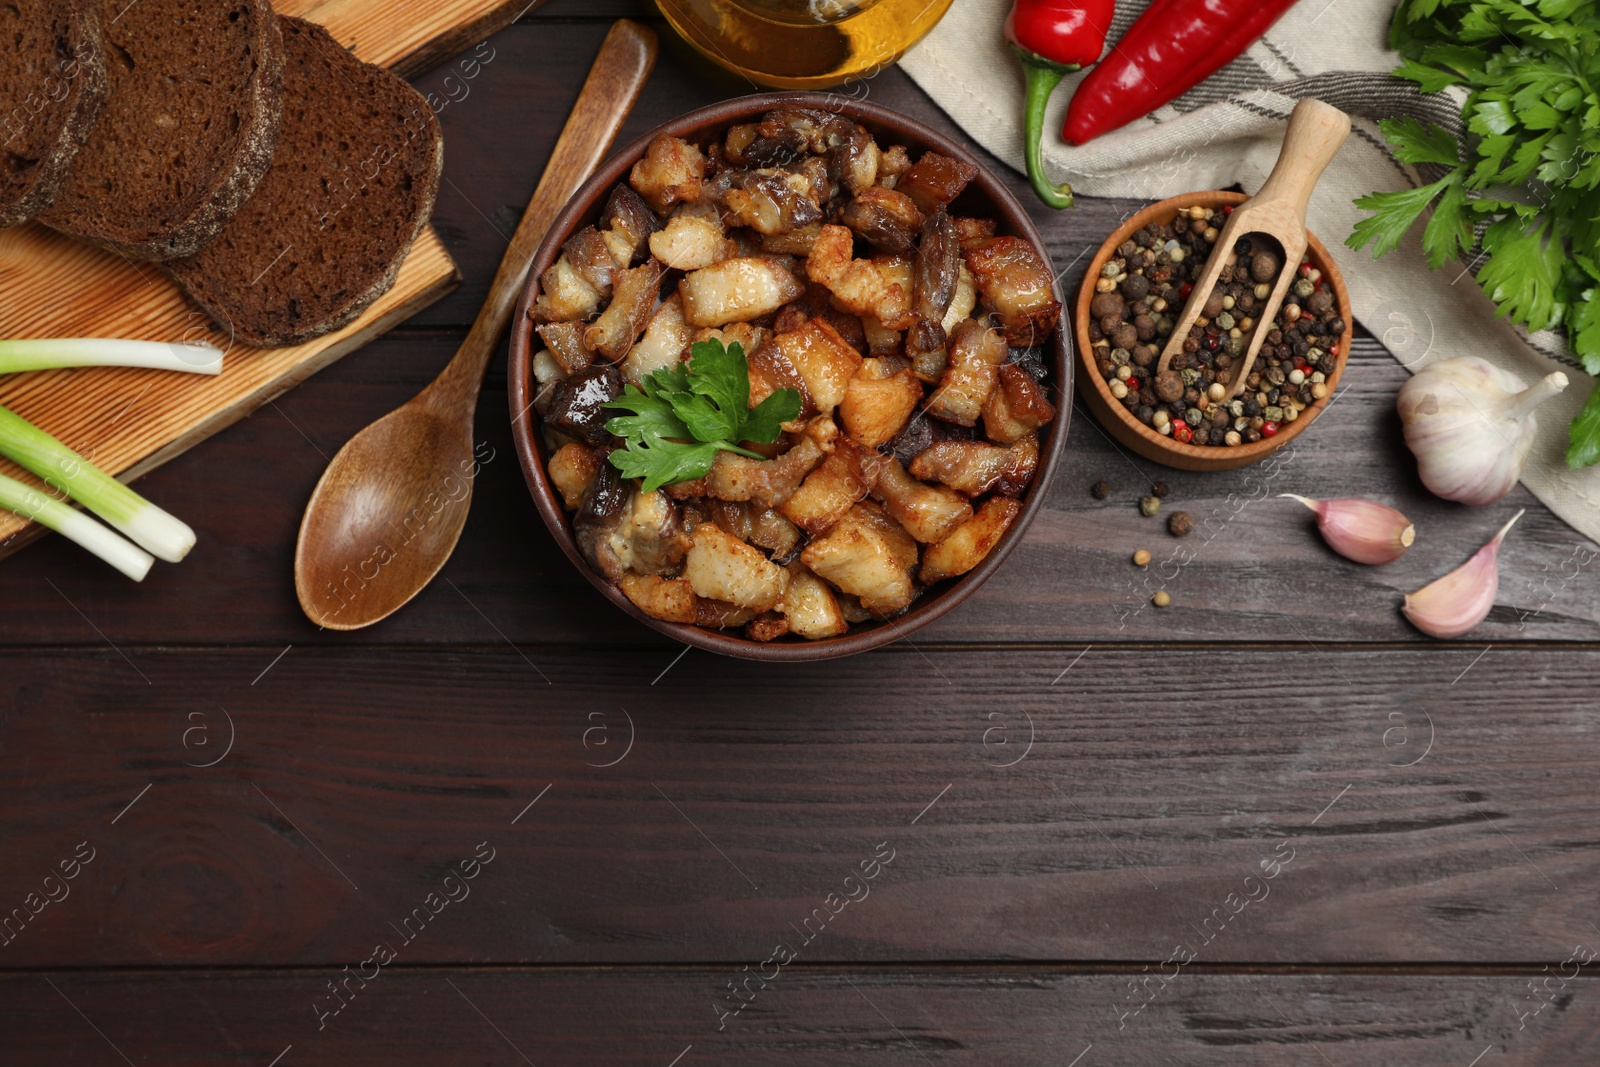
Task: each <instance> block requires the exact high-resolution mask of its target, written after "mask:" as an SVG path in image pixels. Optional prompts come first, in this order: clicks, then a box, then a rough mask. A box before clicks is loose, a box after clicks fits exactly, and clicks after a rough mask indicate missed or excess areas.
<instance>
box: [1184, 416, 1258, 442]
mask: <svg viewBox="0 0 1600 1067" xmlns="http://www.w3.org/2000/svg"><path fill="white" fill-rule="evenodd" d="M1267 425H1269V426H1271V425H1272V424H1271V423H1268V424H1267ZM1272 430H1273V432H1274V433H1276V432H1277V430H1278V428H1277V427H1276V426H1273V427H1272ZM1193 436H1194V432H1193V431H1191V430H1190V429H1189V424H1188V423H1187V422H1181V421H1179V422H1174V423H1173V424H1172V439H1173V440H1174V441H1178V442H1180V443H1182V444H1188V443H1189V439H1190V438H1191V437H1193Z"/></svg>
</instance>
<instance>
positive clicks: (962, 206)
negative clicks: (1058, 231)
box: [509, 93, 1072, 662]
mask: <svg viewBox="0 0 1600 1067" xmlns="http://www.w3.org/2000/svg"><path fill="white" fill-rule="evenodd" d="M785 104H787V105H791V106H800V107H809V108H815V109H818V110H825V111H831V112H834V113H837V114H841V115H844V116H846V117H847V118H849V119H851V120H852V121H854V122H857V123H859V124H860V125H861V126H863V127H865V128H866V129H867V130H868V131H869V132H870V133H872V135H873V136H874V137H875V138H877V139H878V141H879V143H881V144H884V145H890V144H903V145H905V146H906V147H907V148H909V149H911V150H912V151H913V153H914V154H917V153H920V152H921V151H922V150H924V149H932V150H934V151H936V152H939V153H941V154H943V155H947V156H951V157H953V158H956V159H961V160H964V161H966V162H968V163H971V164H972V165H973V166H975V167H977V168H978V176H977V177H976V178H974V179H973V180H972V183H971V184H970V185H968V186H967V188H966V190H965V191H963V192H962V194H961V196H960V197H959V198H958V199H957V200H956V201H955V203H954V204H952V205H951V206H952V207H953V208H954V209H955V210H956V212H957V213H959V214H963V215H969V216H985V217H989V218H993V219H995V220H996V221H997V222H998V223H999V231H998V232H999V233H1001V234H1009V235H1013V236H1017V237H1022V238H1025V239H1026V240H1028V241H1030V242H1031V243H1032V244H1033V246H1034V247H1035V248H1037V249H1038V250H1039V254H1040V255H1041V256H1043V257H1044V259H1045V262H1047V263H1048V262H1049V254H1048V252H1047V250H1046V249H1045V245H1044V241H1043V240H1041V239H1040V237H1039V234H1038V231H1037V230H1035V229H1034V228H1033V224H1032V223H1031V222H1030V221H1029V220H1028V215H1027V212H1026V211H1024V210H1023V208H1022V205H1021V204H1019V203H1017V200H1016V198H1015V197H1014V196H1012V195H1011V193H1010V191H1009V190H1007V189H1006V187H1005V184H1004V183H1002V182H1001V181H1000V179H999V178H997V177H995V176H994V175H993V174H991V173H989V171H988V169H987V168H985V167H984V165H983V163H982V161H981V160H979V159H977V158H976V157H974V156H973V154H972V153H971V152H970V151H968V150H967V149H966V148H964V147H962V146H961V145H959V144H957V143H955V142H954V141H952V140H950V139H949V138H947V137H945V136H944V135H943V134H940V133H937V132H936V131H934V130H931V129H929V128H928V127H926V126H924V125H922V124H921V123H919V122H914V121H912V120H911V119H908V118H906V117H905V116H903V115H900V114H897V113H895V112H893V111H890V110H888V109H887V108H883V107H879V106H878V105H876V104H871V103H868V102H866V101H864V100H852V99H848V98H845V97H840V96H837V95H833V94H828V93H764V94H761V95H759V96H745V97H740V98H738V99H735V100H725V101H723V102H722V103H720V104H713V105H712V106H710V107H704V108H701V109H700V110H698V111H691V112H690V113H688V114H687V115H683V116H681V117H679V118H676V119H673V120H672V121H671V122H668V123H665V124H663V125H661V126H659V127H657V128H656V129H654V130H651V131H650V132H649V133H647V134H645V135H644V136H642V137H640V138H639V139H638V140H637V141H634V142H633V143H632V144H630V145H628V146H627V147H626V148H624V149H622V150H621V151H619V152H618V153H617V154H616V155H614V156H612V158H611V159H609V160H608V161H607V162H606V163H605V164H604V165H602V166H601V167H600V169H599V170H597V171H596V172H595V174H594V176H593V177H592V178H590V179H589V181H588V182H586V183H584V185H583V187H582V188H581V189H579V190H578V192H577V193H576V194H575V195H574V196H573V198H572V199H571V201H569V202H568V204H567V206H566V208H565V209H563V210H562V212H561V214H560V215H559V216H557V218H556V221H555V223H554V224H553V225H552V226H551V227H550V232H549V234H547V235H546V237H545V239H544V243H543V244H542V245H540V246H539V252H538V254H537V255H535V256H534V257H533V267H532V269H530V270H529V272H528V282H527V286H526V288H525V289H524V290H523V293H522V300H521V302H520V303H518V305H517V311H516V315H515V316H514V317H513V319H512V327H511V362H510V372H509V373H510V387H511V427H512V434H513V436H514V437H515V439H516V447H517V458H518V459H519V460H520V461H521V463H522V471H523V474H524V476H525V477H526V478H527V482H528V489H529V490H530V491H531V492H532V493H533V499H534V503H535V504H536V505H537V506H538V508H539V514H540V515H542V516H543V517H544V521H545V524H546V525H548V526H549V527H550V533H551V534H552V535H553V536H554V537H555V539H556V543H557V544H558V545H560V546H561V550H562V551H563V552H565V553H566V555H567V558H568V559H570V560H571V561H572V565H573V566H575V567H577V568H578V569H579V570H580V571H582V572H583V574H584V575H585V576H586V577H587V578H588V579H589V581H590V582H591V583H592V584H593V585H594V587H595V588H596V589H598V590H599V591H600V593H601V595H602V596H604V597H605V598H606V599H607V600H610V601H611V602H612V603H613V604H615V605H616V606H617V607H618V608H620V609H621V610H622V611H625V612H627V613H628V614H629V615H632V616H633V617H634V618H635V619H638V620H639V621H640V622H642V623H644V624H645V625H646V626H650V627H653V628H654V629H656V630H659V631H661V632H662V633H663V634H666V635H667V636H668V637H670V638H672V639H673V640H676V641H682V642H684V643H685V644H689V645H694V646H695V647H697V648H703V649H706V650H708V651H711V652H719V653H721V654H723V655H726V656H738V657H741V658H744V659H755V660H765V661H771V662H777V661H793V662H799V661H805V660H821V659H832V658H834V657H838V656H850V655H854V654H856V653H857V652H865V651H867V650H868V649H873V648H878V647H880V646H882V645H887V644H890V643H891V642H894V641H898V640H900V639H901V638H902V637H905V636H907V635H908V634H911V633H913V632H914V631H916V630H918V629H920V628H922V627H924V626H926V625H928V623H930V622H932V621H934V620H935V619H937V618H939V617H940V616H941V615H943V614H944V613H945V612H947V611H949V610H950V609H951V608H953V607H955V606H956V605H957V604H959V603H961V602H962V601H963V600H965V599H966V598H967V597H968V596H970V595H972V593H973V591H974V590H976V589H977V588H978V586H980V585H982V584H983V583H984V582H985V581H987V580H988V578H989V576H990V575H992V574H993V573H994V572H995V571H996V570H998V569H999V568H1000V565H1001V564H1002V563H1003V562H1005V558H1006V556H1008V555H1010V553H1011V550H1012V549H1013V548H1015V547H1016V545H1017V543H1018V542H1019V541H1021V540H1022V536H1023V534H1024V533H1025V532H1026V531H1027V529H1028V526H1029V524H1030V523H1031V522H1032V521H1033V518H1034V516H1035V515H1036V514H1038V512H1039V509H1040V508H1041V507H1042V506H1043V503H1044V498H1045V493H1046V491H1047V490H1048V489H1049V486H1050V481H1051V479H1052V478H1053V477H1054V476H1055V472H1056V467H1057V465H1058V463H1059V462H1060V459H1061V446H1062V443H1063V442H1064V441H1065V440H1066V437H1067V421H1068V417H1069V415H1070V414H1071V412H1072V405H1071V404H1069V403H1066V402H1065V401H1066V398H1067V397H1068V396H1070V395H1071V388H1072V358H1071V355H1070V352H1069V349H1070V347H1071V341H1070V340H1069V339H1068V336H1067V329H1066V322H1065V317H1064V316H1063V319H1062V321H1061V323H1059V324H1058V326H1057V328H1056V334H1055V337H1054V338H1053V339H1052V341H1051V343H1050V344H1049V345H1048V346H1046V353H1045V355H1046V362H1047V364H1048V366H1049V368H1050V376H1051V380H1050V383H1049V384H1050V385H1051V386H1052V387H1053V390H1052V391H1053V397H1054V398H1055V399H1056V401H1057V403H1056V406H1057V414H1056V418H1055V421H1054V422H1052V423H1051V424H1050V425H1049V426H1048V427H1047V428H1046V429H1045V430H1044V431H1043V434H1042V436H1041V439H1040V442H1039V450H1040V457H1039V470H1038V473H1037V474H1036V475H1035V476H1034V479H1033V484H1032V485H1031V486H1029V487H1028V491H1027V493H1026V494H1025V495H1024V496H1023V498H1022V505H1023V506H1022V513H1021V514H1020V515H1018V516H1017V520H1016V522H1014V523H1013V524H1012V526H1011V529H1009V530H1008V531H1006V536H1005V537H1004V538H1003V539H1002V540H1001V541H1000V543H999V544H997V545H996V546H995V547H994V548H993V549H992V550H991V551H990V553H989V555H988V557H987V558H985V559H984V561H983V562H982V563H980V564H979V565H978V566H977V567H976V568H975V569H973V570H972V571H970V572H968V573H967V574H964V575H962V576H961V577H959V578H956V579H954V580H951V581H948V582H945V583H942V584H940V585H939V586H938V587H936V588H935V589H933V590H932V591H930V592H928V593H924V594H923V596H922V598H921V599H920V600H918V601H917V602H916V603H915V604H914V605H913V606H912V607H911V609H910V610H909V611H907V612H906V613H905V614H904V615H901V616H899V617H898V618H895V619H892V620H890V621H888V622H881V623H880V622H873V623H860V624H857V625H855V626H852V627H851V629H850V632H849V633H846V634H844V635H843V636H840V637H834V638H827V639H824V640H821V641H808V640H805V639H804V638H798V637H784V638H780V639H779V640H777V641H773V642H766V643H763V642H759V641H751V640H749V639H747V638H746V637H745V636H744V634H743V632H742V631H741V630H708V629H703V628H701V627H698V626H688V625H684V624H681V623H669V622H662V621H661V620H660V619H655V618H651V617H650V616H649V615H646V614H645V613H644V612H642V611H640V610H639V609H638V608H637V607H635V606H634V605H633V602H632V601H630V600H629V599H628V598H627V597H626V596H624V595H623V593H622V590H620V589H618V588H617V587H616V586H614V585H612V584H611V583H610V582H608V581H607V580H606V579H605V578H604V577H603V576H602V575H600V574H599V573H597V572H596V571H595V570H594V569H593V568H592V567H591V566H590V565H589V563H588V561H587V560H585V559H584V558H583V555H582V553H581V552H579V550H578V546H577V543H576V542H575V541H574V540H573V532H572V517H571V516H570V515H568V514H567V512H566V510H565V508H563V507H562V504H561V499H560V497H559V495H558V494H557V493H556V491H555V489H554V488H553V487H552V486H551V484H550V480H549V478H548V477H547V475H546V473H545V461H546V459H547V458H548V457H547V455H546V453H545V446H544V437H543V434H542V433H541V432H540V427H539V417H538V414H537V413H536V412H534V410H533V396H534V391H535V390H534V388H533V384H534V383H533V370H532V363H533V355H534V351H535V350H534V348H533V342H534V338H535V337H536V335H535V334H534V332H533V324H532V322H530V321H529V319H528V308H529V307H530V306H531V305H532V303H533V301H534V299H535V298H536V297H537V296H538V292H539V276H540V275H541V274H543V273H544V271H545V269H546V268H548V267H549V266H550V265H551V264H552V263H554V262H555V260H556V257H557V256H559V255H560V253H561V246H562V244H563V243H565V241H566V240H567V238H569V237H571V236H572V234H574V233H575V232H577V231H578V230H579V229H581V228H582V227H584V226H587V225H589V224H591V223H593V222H594V221H595V219H596V218H597V217H598V216H599V214H600V209H601V207H602V206H604V203H605V198H606V196H607V194H608V193H609V192H610V191H611V188H612V186H614V185H616V184H617V183H618V182H619V181H624V180H626V178H627V175H628V171H629V169H630V168H632V166H633V164H634V162H635V161H636V160H638V159H639V158H641V157H642V156H643V155H644V152H645V148H646V147H647V146H648V145H649V143H650V140H651V138H653V137H655V135H656V134H658V133H669V134H673V135H675V136H678V137H682V138H685V139H686V140H690V141H695V142H697V143H700V144H702V145H703V144H706V143H709V142H710V141H711V140H712V139H714V138H720V137H721V136H722V134H723V133H724V131H726V130H727V128H728V127H730V126H733V125H736V124H738V123H741V122H749V121H751V120H752V119H754V118H755V117H756V116H759V115H762V114H764V113H766V112H768V111H770V110H772V109H773V108H775V107H778V106H780V105H785ZM1059 297H1060V294H1059V293H1058V294H1057V298H1058V299H1059Z"/></svg>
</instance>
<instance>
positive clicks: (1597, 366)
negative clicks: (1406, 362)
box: [1348, 0, 1600, 467]
mask: <svg viewBox="0 0 1600 1067" xmlns="http://www.w3.org/2000/svg"><path fill="white" fill-rule="evenodd" d="M1389 43H1390V46H1391V47H1393V48H1395V49H1396V50H1397V51H1399V52H1400V53H1401V54H1402V55H1403V56H1405V62H1404V63H1402V64H1401V65H1400V67H1399V68H1398V69H1397V70H1396V71H1395V72H1394V73H1395V75H1396V76H1397V77H1400V78H1404V79H1406V80H1408V81H1412V82H1415V83H1416V84H1417V86H1418V87H1419V88H1420V89H1421V90H1422V91H1423V92H1426V93H1436V92H1439V91H1440V90H1442V89H1445V88H1447V87H1449V86H1453V85H1459V86H1462V87H1463V88H1465V89H1467V90H1468V92H1469V95H1468V97H1467V101H1466V104H1465V106H1464V107H1463V109H1462V116H1463V118H1464V119H1465V120H1466V126H1467V130H1468V137H1467V138H1466V143H1465V144H1462V145H1457V143H1456V139H1455V138H1454V137H1452V136H1451V135H1450V134H1449V133H1448V132H1447V131H1445V130H1443V129H1440V128H1439V127H1437V126H1432V125H1429V124H1425V123H1422V122H1418V121H1417V120H1416V119H1411V118H1401V119H1387V120H1385V121H1384V122H1383V123H1382V126H1383V132H1384V135H1385V136H1386V137H1387V138H1388V139H1389V143H1390V145H1391V146H1393V148H1394V152H1395V157H1396V158H1397V159H1399V160H1400V161H1401V162H1402V163H1414V164H1421V165H1428V166H1429V167H1430V169H1431V170H1433V172H1434V173H1441V172H1442V174H1443V176H1442V177H1440V178H1439V179H1438V180H1437V181H1433V182H1430V183H1429V184H1427V185H1423V186H1422V187H1420V188H1417V189H1403V190H1400V191H1399V192H1392V193H1373V194H1371V195H1370V196H1364V197H1361V198H1360V199H1358V200H1357V201H1356V206H1357V207H1360V208H1364V209H1366V210H1368V211H1371V212H1372V215H1371V217H1369V218H1366V219H1363V220H1362V221H1361V222H1359V223H1358V224H1357V225H1356V228H1355V232H1354V233H1352V234H1351V235H1350V239H1349V241H1348V244H1349V245H1350V247H1352V248H1361V247H1362V246H1364V245H1367V244H1369V243H1370V244H1371V245H1372V246H1373V255H1375V256H1379V255H1383V254H1384V253H1386V252H1389V251H1391V250H1393V249H1394V248H1395V247H1396V246H1397V245H1398V244H1399V243H1400V240H1401V238H1402V237H1404V236H1405V234H1406V232H1407V231H1408V230H1409V229H1410V228H1411V226H1412V225H1413V224H1414V223H1415V222H1416V221H1417V220H1418V219H1419V218H1420V217H1421V216H1422V214H1423V213H1424V212H1425V211H1427V209H1428V208H1429V207H1430V206H1431V207H1432V208H1433V214H1432V216H1431V217H1430V218H1429V219H1428V222H1427V224H1426V225H1425V226H1424V228H1423V231H1422V247H1423V250H1424V251H1425V252H1426V253H1427V256H1428V265H1429V266H1431V267H1433V268H1434V269H1438V268H1439V267H1441V266H1443V265H1444V264H1445V263H1446V262H1448V261H1449V260H1451V259H1453V258H1455V257H1456V256H1459V255H1463V254H1466V253H1470V252H1473V251H1474V250H1480V251H1481V256H1480V259H1481V262H1480V265H1479V266H1478V272H1477V279H1478V284H1479V285H1480V286H1481V287H1482V288H1483V291H1484V292H1485V293H1487V294H1488V295H1489V297H1490V299H1492V300H1493V301H1494V302H1495V305H1496V307H1497V309H1498V311H1499V313H1500V314H1501V315H1502V316H1506V317H1509V318H1510V319H1511V320H1512V321H1513V322H1517V323H1520V324H1522V325H1523V326H1526V327H1527V328H1528V329H1530V330H1543V329H1551V328H1561V329H1563V330H1565V331H1566V334H1567V338H1568V340H1569V341H1570V342H1571V344H1572V348H1573V351H1575V352H1576V353H1577V355H1578V356H1579V358H1580V359H1582V360H1583V364H1584V367H1585V368H1586V369H1587V370H1588V371H1589V373H1591V374H1596V375H1600V6H1597V5H1596V4H1595V2H1594V0H1400V4H1399V6H1398V7H1397V8H1396V9H1395V14H1394V21H1393V23H1392V24H1391V25H1390V30H1389ZM1430 176H1431V175H1430ZM1480 222H1481V223H1485V224H1487V228H1486V229H1485V230H1484V232H1483V238H1482V242H1481V249H1479V242H1478V241H1477V239H1476V237H1475V233H1476V226H1477V224H1478V223H1480ZM1569 438H1570V445H1569V447H1568V449H1567V463H1568V465H1569V466H1572V467H1587V466H1591V465H1593V464H1595V463H1597V462H1600V389H1596V390H1595V391H1594V392H1593V393H1591V394H1590V396H1589V400H1588V403H1587V404H1585V405H1584V408H1583V411H1582V412H1581V413H1580V414H1579V415H1578V417H1577V418H1576V419H1574V420H1573V422H1572V426H1571V429H1570V430H1569Z"/></svg>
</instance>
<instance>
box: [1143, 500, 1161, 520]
mask: <svg viewBox="0 0 1600 1067" xmlns="http://www.w3.org/2000/svg"><path fill="white" fill-rule="evenodd" d="M1160 510H1161V498H1160V497H1154V496H1147V497H1144V498H1142V499H1141V500H1140V501H1139V513H1140V514H1141V515H1144V516H1145V517H1146V518H1148V517H1150V516H1151V515H1154V514H1155V513H1156V512H1158V511H1160Z"/></svg>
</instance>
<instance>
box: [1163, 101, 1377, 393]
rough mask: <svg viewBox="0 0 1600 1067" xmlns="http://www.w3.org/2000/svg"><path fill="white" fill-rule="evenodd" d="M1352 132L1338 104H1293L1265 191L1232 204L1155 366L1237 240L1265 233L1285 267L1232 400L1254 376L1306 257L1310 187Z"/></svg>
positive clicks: (1190, 321)
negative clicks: (1280, 252) (1280, 251)
mask: <svg viewBox="0 0 1600 1067" xmlns="http://www.w3.org/2000/svg"><path fill="white" fill-rule="evenodd" d="M1349 135H1350V116H1348V115H1346V114H1345V113H1344V112H1343V111H1340V110H1339V109H1338V108H1336V107H1333V106H1331V105H1329V104H1324V103H1323V102H1322V101H1321V100H1302V101H1300V102H1299V103H1298V104H1296V105H1295V106H1294V111H1293V112H1292V113H1291V114H1290V115H1289V129H1288V130H1287V131H1286V132H1285V133H1284V136H1283V149H1282V151H1280V152H1279V153H1278V162H1277V164H1276V165H1275V166H1274V167H1273V168H1272V173H1271V174H1269V175H1268V176H1267V180H1266V183H1265V184H1264V185H1262V186H1261V191H1260V192H1258V193H1256V195H1255V196H1253V197H1251V198H1250V199H1249V200H1246V201H1245V202H1244V203H1242V204H1240V205H1239V206H1238V207H1236V208H1234V209H1233V214H1232V215H1230V216H1228V223H1227V225H1226V226H1224V227H1223V228H1222V233H1220V234H1219V235H1218V236H1217V243H1216V245H1215V251H1213V252H1212V254H1211V259H1210V260H1209V261H1208V262H1207V263H1206V270H1205V273H1204V274H1202V275H1201V276H1200V280H1199V281H1197V282H1195V283H1194V290H1193V291H1192V292H1191V293H1190V294H1189V302H1188V303H1187V304H1185V305H1184V306H1183V316H1182V317H1181V318H1180V319H1179V320H1178V325H1177V328H1176V329H1174V330H1173V331H1172V336H1171V337H1170V338H1168V339H1167V347H1166V349H1165V350H1163V351H1162V353H1161V362H1160V363H1158V364H1157V365H1156V372H1157V373H1160V374H1164V373H1166V371H1167V369H1168V367H1169V366H1170V365H1171V363H1172V357H1173V356H1175V355H1177V354H1178V353H1179V352H1181V351H1183V342H1184V341H1185V340H1186V339H1187V338H1188V336H1189V331H1190V330H1191V329H1193V328H1194V323H1195V320H1196V319H1197V318H1199V317H1200V312H1201V311H1202V310H1204V308H1205V306H1206V301H1207V300H1208V299H1210V297H1211V293H1212V291H1213V290H1215V289H1216V287H1217V279H1218V277H1220V276H1221V274H1222V268H1223V267H1225V266H1227V265H1228V261H1229V259H1230V258H1232V253H1233V246H1234V244H1235V242H1237V241H1238V240H1239V238H1241V237H1246V236H1249V235H1251V234H1258V233H1259V234H1265V235H1266V236H1268V237H1271V238H1273V239H1274V240H1276V241H1277V242H1278V244H1279V245H1280V246H1281V247H1282V249H1283V267H1282V268H1281V269H1280V270H1279V271H1278V280H1277V281H1276V282H1274V283H1273V286H1272V295H1271V296H1269V297H1267V302H1266V304H1264V305H1262V306H1261V307H1260V308H1259V309H1258V310H1257V312H1256V314H1255V316H1254V318H1255V320H1256V325H1255V328H1254V329H1253V330H1252V331H1251V336H1250V347H1249V348H1247V349H1245V353H1244V359H1243V361H1241V362H1239V363H1235V364H1234V366H1233V368H1232V372H1233V378H1232V380H1231V384H1230V385H1229V387H1228V396H1227V399H1229V400H1232V399H1233V398H1234V397H1236V396H1238V395H1239V392H1240V390H1242V389H1243V388H1244V383H1245V380H1246V379H1248V378H1249V377H1250V368H1251V367H1252V366H1253V365H1254V364H1255V361H1256V353H1258V352H1260V351H1261V343H1262V342H1263V341H1265V340H1266V338H1267V333H1268V332H1269V331H1270V330H1271V329H1272V322H1273V320H1274V319H1276V318H1277V317H1278V308H1280V307H1281V306H1282V305H1283V298H1284V297H1285V296H1286V295H1288V292H1289V286H1290V285H1292V284H1293V283H1294V280H1295V277H1296V274H1297V273H1298V271H1299V268H1300V261H1301V260H1302V259H1304V258H1305V254H1306V207H1307V205H1309V204H1310V203H1311V190H1312V189H1314V188H1316V185H1317V179H1319V178H1321V177H1322V172H1323V171H1324V170H1326V169H1327V166H1328V164H1329V163H1330V162H1332V160H1333V157H1334V155H1335V154H1336V153H1337V152H1338V151H1339V146H1340V145H1342V144H1344V139H1345V138H1346V137H1348V136H1349Z"/></svg>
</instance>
